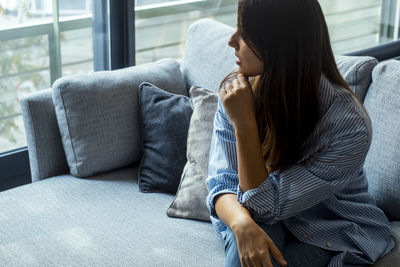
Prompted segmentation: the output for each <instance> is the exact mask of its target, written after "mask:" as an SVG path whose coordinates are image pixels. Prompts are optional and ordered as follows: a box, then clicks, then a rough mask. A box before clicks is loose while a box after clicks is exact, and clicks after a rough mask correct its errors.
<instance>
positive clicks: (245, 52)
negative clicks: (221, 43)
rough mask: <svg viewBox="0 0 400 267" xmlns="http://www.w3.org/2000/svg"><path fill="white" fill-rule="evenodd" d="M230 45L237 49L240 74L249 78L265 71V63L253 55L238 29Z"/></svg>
mask: <svg viewBox="0 0 400 267" xmlns="http://www.w3.org/2000/svg"><path fill="white" fill-rule="evenodd" d="M228 45H229V46H231V47H233V48H235V55H236V57H237V60H236V64H237V65H238V66H239V73H242V74H243V75H245V76H247V77H253V76H257V75H261V74H262V73H263V70H264V63H263V62H262V61H261V60H260V59H259V58H258V57H257V56H256V55H255V54H254V53H253V51H252V50H251V49H250V47H249V46H248V45H247V44H246V42H245V41H244V40H243V38H242V36H241V35H240V34H239V30H238V29H236V31H235V32H234V34H233V35H232V36H231V38H230V40H229V42H228Z"/></svg>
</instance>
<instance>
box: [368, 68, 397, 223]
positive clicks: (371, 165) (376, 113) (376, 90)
mask: <svg viewBox="0 0 400 267" xmlns="http://www.w3.org/2000/svg"><path fill="white" fill-rule="evenodd" d="M399 92H400V62H398V61H395V60H391V61H387V62H382V63H380V64H378V66H376V67H375V68H374V70H373V72H372V84H371V86H370V88H369V89H368V92H367V95H366V96H365V101H364V105H365V108H366V109H367V111H368V114H369V116H370V117H371V121H372V129H373V133H372V142H371V147H370V150H369V152H368V154H367V158H366V161H365V169H366V175H367V178H368V181H369V191H370V192H371V193H372V194H373V195H374V196H375V198H376V200H377V204H378V206H379V207H380V208H381V209H382V210H383V211H384V212H385V213H386V215H387V216H389V217H391V218H392V219H397V220H399V219H400V208H399V207H400V193H399V192H400V120H399V118H400V93H399Z"/></svg>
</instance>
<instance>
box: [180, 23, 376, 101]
mask: <svg viewBox="0 0 400 267" xmlns="http://www.w3.org/2000/svg"><path fill="white" fill-rule="evenodd" d="M234 31H235V29H234V28H232V27H230V26H228V25H225V24H223V23H221V22H218V21H216V20H213V19H209V18H205V19H200V20H198V21H196V22H194V23H192V24H191V25H190V27H189V28H188V30H187V33H186V42H185V49H184V57H183V60H182V63H181V69H182V73H183V75H184V79H185V83H186V87H187V88H188V89H189V88H190V87H191V86H192V85H196V86H200V87H203V88H208V89H210V90H212V91H214V92H218V89H219V85H220V83H221V81H222V80H223V78H225V76H226V75H228V74H229V73H230V72H231V71H233V70H236V69H237V65H236V64H235V60H236V57H235V50H234V49H233V48H232V47H230V46H229V45H228V41H229V38H230V36H231V35H232V34H233V32H234ZM335 59H336V63H337V65H338V68H339V71H340V73H341V74H342V75H343V78H344V79H345V80H346V82H347V83H348V84H349V86H350V88H351V89H352V90H353V91H354V92H355V93H356V94H357V95H358V97H360V99H361V100H362V101H363V100H364V96H365V94H366V91H367V89H368V87H369V85H370V83H371V72H372V69H373V67H374V66H375V65H376V64H377V63H378V61H377V60H376V59H374V58H372V57H352V56H336V57H335Z"/></svg>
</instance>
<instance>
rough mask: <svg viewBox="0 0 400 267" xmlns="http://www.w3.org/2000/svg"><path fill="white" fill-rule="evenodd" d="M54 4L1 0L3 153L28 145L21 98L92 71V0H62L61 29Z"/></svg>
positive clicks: (0, 149)
mask: <svg viewBox="0 0 400 267" xmlns="http://www.w3.org/2000/svg"><path fill="white" fill-rule="evenodd" d="M52 3H53V0H13V1H9V0H0V51H1V52H0V153H3V152H7V151H10V150H13V149H17V148H20V147H23V146H26V137H25V130H24V127H23V122H22V117H21V110H20V103H19V100H20V99H21V97H22V96H24V95H25V94H27V93H30V92H34V91H38V90H43V89H46V88H49V87H51V84H52V82H54V80H55V79H57V78H59V77H61V76H65V75H70V74H76V73H86V72H90V71H93V49H92V11H91V10H92V8H91V0H59V1H58V6H59V16H60V17H59V25H58V28H59V30H60V32H59V33H58V32H55V31H54V29H56V28H57V27H55V26H57V25H56V24H55V23H53V10H54V7H53V5H52ZM54 33H55V34H54ZM53 35H54V36H56V37H58V36H59V38H60V39H58V41H54V39H55V38H54V37H53ZM57 51H59V52H57ZM57 55H59V56H57Z"/></svg>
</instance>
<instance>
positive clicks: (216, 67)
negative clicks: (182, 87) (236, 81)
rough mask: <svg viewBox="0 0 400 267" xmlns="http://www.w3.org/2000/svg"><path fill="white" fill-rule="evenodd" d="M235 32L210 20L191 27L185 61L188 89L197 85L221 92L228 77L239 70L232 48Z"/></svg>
mask: <svg viewBox="0 0 400 267" xmlns="http://www.w3.org/2000/svg"><path fill="white" fill-rule="evenodd" d="M233 32H234V29H233V28H232V27H230V26H227V25H225V24H222V23H220V22H217V21H215V20H212V19H208V18H206V19H201V20H198V21H196V22H194V23H192V24H191V25H190V26H189V28H188V30H187V33H186V41H185V49H184V56H183V60H182V62H181V69H182V73H183V76H184V79H185V82H186V88H187V89H189V88H190V87H191V86H192V85H196V86H199V87H203V88H207V89H209V90H211V91H214V92H218V88H219V85H220V83H221V81H222V80H223V79H224V77H225V76H226V75H227V74H228V73H229V72H231V71H233V70H235V69H236V64H235V61H236V59H235V51H234V49H233V48H232V47H230V46H228V40H229V37H230V35H231V34H232V33H233Z"/></svg>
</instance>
